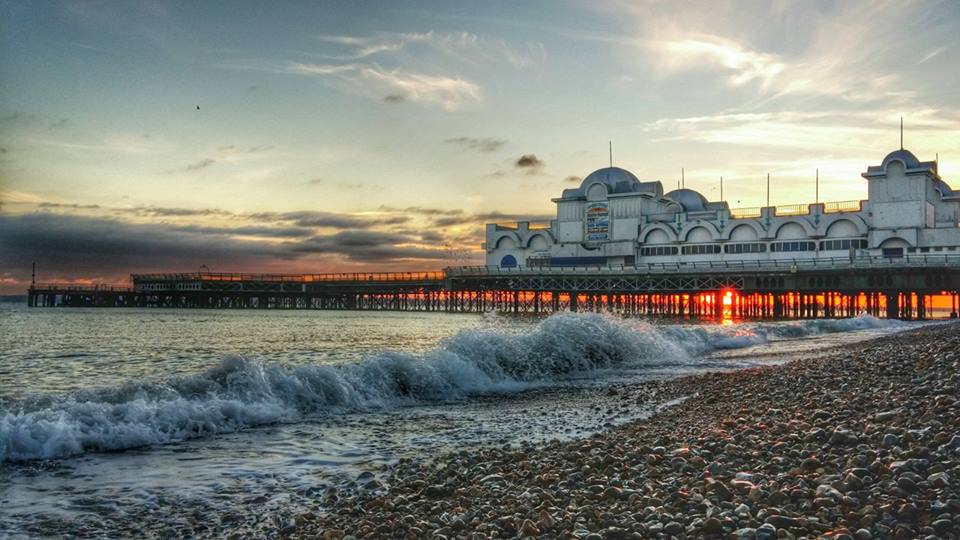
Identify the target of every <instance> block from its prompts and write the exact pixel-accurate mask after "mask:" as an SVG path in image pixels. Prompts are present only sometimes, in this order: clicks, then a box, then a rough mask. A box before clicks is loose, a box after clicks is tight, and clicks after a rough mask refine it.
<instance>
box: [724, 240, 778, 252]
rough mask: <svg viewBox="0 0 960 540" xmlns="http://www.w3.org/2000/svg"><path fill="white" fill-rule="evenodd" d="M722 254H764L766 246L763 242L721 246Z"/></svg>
mask: <svg viewBox="0 0 960 540" xmlns="http://www.w3.org/2000/svg"><path fill="white" fill-rule="evenodd" d="M723 251H724V253H764V252H766V251H767V245H766V244H764V243H763V242H749V243H744V244H727V245H725V246H723Z"/></svg>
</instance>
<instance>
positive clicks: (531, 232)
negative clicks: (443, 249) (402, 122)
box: [483, 148, 960, 268]
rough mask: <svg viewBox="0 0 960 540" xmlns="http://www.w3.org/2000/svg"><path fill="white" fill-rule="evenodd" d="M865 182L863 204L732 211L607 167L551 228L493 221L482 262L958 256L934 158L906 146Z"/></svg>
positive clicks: (956, 220) (959, 196)
mask: <svg viewBox="0 0 960 540" xmlns="http://www.w3.org/2000/svg"><path fill="white" fill-rule="evenodd" d="M861 176H863V177H864V178H865V179H866V180H867V182H868V184H869V189H868V198H867V200H862V201H844V202H828V203H819V202H818V203H814V204H802V205H793V206H766V207H760V208H742V209H731V208H730V207H729V205H728V204H727V202H726V201H713V202H712V201H708V200H707V198H706V197H704V196H703V195H702V194H700V193H698V192H696V191H694V190H692V189H686V188H680V189H676V190H673V191H670V192H667V193H665V192H664V189H663V185H662V184H661V183H660V182H659V181H655V182H641V181H640V180H639V179H638V178H637V177H636V176H634V174H633V173H631V172H630V171H627V170H625V169H621V168H618V167H613V166H610V167H607V168H604V169H599V170H597V171H594V172H593V173H591V174H590V175H588V176H587V177H586V178H584V180H583V182H582V183H581V184H580V187H577V188H573V189H565V190H563V194H562V195H561V196H560V197H559V198H556V199H553V202H555V203H556V205H557V218H556V219H555V220H551V221H550V222H549V223H531V222H518V223H512V224H496V223H492V224H488V225H487V226H486V242H485V243H484V244H483V248H484V250H485V251H486V264H487V265H488V266H490V267H499V268H523V267H587V266H592V267H596V266H625V267H633V266H641V265H644V266H647V265H650V264H657V263H663V264H668V265H683V264H684V263H698V262H722V261H730V262H737V263H742V262H754V261H757V262H766V261H789V260H799V261H811V260H816V259H820V258H827V259H831V260H832V259H836V258H839V257H850V259H851V260H855V259H860V258H863V259H870V258H876V257H884V258H901V257H905V256H907V257H909V256H910V255H911V254H915V253H917V254H919V253H938V252H939V253H941V254H946V253H943V252H947V253H950V252H953V253H952V254H956V252H957V251H958V250H960V191H954V190H953V189H951V188H950V186H948V185H947V184H946V182H944V181H943V180H942V179H941V178H940V175H939V174H938V172H937V162H936V161H920V160H919V159H917V157H916V156H914V155H913V154H912V153H911V152H909V151H907V150H904V149H902V148H901V149H900V150H896V151H894V152H891V153H890V154H888V155H887V156H886V157H885V158H884V159H883V162H882V163H881V164H880V165H877V166H870V167H867V171H866V172H864V173H863V174H862V175H861ZM768 204H769V202H768ZM677 268H680V266H677Z"/></svg>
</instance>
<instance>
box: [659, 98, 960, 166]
mask: <svg viewBox="0 0 960 540" xmlns="http://www.w3.org/2000/svg"><path fill="white" fill-rule="evenodd" d="M900 115H903V116H905V117H906V118H908V119H909V126H910V127H909V130H908V134H909V142H911V143H913V144H914V147H916V148H921V147H924V146H929V147H943V145H946V146H950V145H956V144H960V135H957V132H958V130H960V115H958V114H956V113H954V112H951V111H941V110H937V109H915V110H906V111H904V110H866V111H860V112H856V111H848V110H820V111H813V112H809V111H778V112H763V113H721V114H715V115H709V116H692V117H682V118H662V119H659V120H656V121H654V122H651V123H648V124H645V125H643V126H642V129H643V130H644V131H646V132H648V133H651V134H652V135H653V139H652V140H653V141H654V142H671V141H696V142H705V143H722V144H734V145H742V146H747V147H777V148H785V149H792V150H794V151H797V150H818V151H822V152H823V154H824V156H825V158H826V157H827V156H830V155H832V154H834V153H836V152H851V151H853V152H857V153H864V154H867V153H869V155H872V154H873V153H875V152H876V149H877V146H878V141H890V142H891V143H892V142H893V141H894V140H895V139H894V137H895V134H896V133H897V129H898V122H899V117H900Z"/></svg>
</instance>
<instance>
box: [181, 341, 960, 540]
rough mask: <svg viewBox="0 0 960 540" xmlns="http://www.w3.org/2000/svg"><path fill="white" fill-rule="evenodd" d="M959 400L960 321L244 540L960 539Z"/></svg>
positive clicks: (454, 466)
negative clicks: (287, 539)
mask: <svg viewBox="0 0 960 540" xmlns="http://www.w3.org/2000/svg"><path fill="white" fill-rule="evenodd" d="M607 391H608V390H605V389H598V392H607ZM958 393H960V326H958V325H957V324H945V325H932V326H927V327H921V328H918V329H914V330H908V331H906V332H904V333H897V334H896V335H892V336H887V337H882V338H879V339H876V340H872V341H865V342H863V343H860V344H856V345H853V346H848V347H846V348H845V349H844V350H842V351H825V352H824V354H822V355H820V356H818V357H815V358H814V357H811V358H806V359H800V360H795V361H790V362H787V363H785V364H783V365H777V366H767V367H762V368H753V369H749V370H743V371H734V372H727V373H708V374H703V375H695V376H690V377H683V378H679V379H673V380H663V381H649V382H645V383H642V384H636V385H633V386H629V385H624V386H621V387H617V389H616V395H617V396H619V397H622V398H623V400H624V401H623V402H624V403H625V404H629V405H628V406H629V407H632V406H635V405H634V404H636V403H647V402H648V401H646V400H648V399H649V397H650V396H653V395H656V396H657V399H658V400H663V401H666V400H670V399H674V398H679V397H682V396H694V397H691V398H690V399H687V400H685V401H682V402H680V403H678V404H676V405H673V406H671V407H668V408H665V409H663V410H662V411H661V412H659V413H658V414H657V415H655V416H653V417H651V418H650V419H648V420H643V421H637V422H634V423H628V424H625V425H621V426H619V427H609V428H608V429H607V431H604V432H601V433H599V434H597V435H594V436H591V437H587V438H581V439H573V440H568V441H551V442H545V443H542V444H538V445H528V446H524V447H522V448H518V447H516V446H512V447H506V446H504V447H488V448H478V449H471V450H469V451H463V452H453V453H451V454H448V455H442V456H436V457H434V458H433V459H430V460H417V461H414V460H409V461H404V462H401V463H400V464H398V465H396V466H394V467H393V468H392V469H391V470H389V471H387V473H385V474H377V476H376V478H374V477H373V476H372V475H370V476H369V477H368V476H362V477H358V478H357V484H358V485H359V486H360V487H363V486H364V485H369V483H370V482H377V483H378V485H377V488H378V489H376V490H372V489H356V490H353V491H348V490H344V491H342V492H340V493H336V492H334V494H333V496H331V497H329V498H328V500H327V502H325V503H324V504H325V506H324V507H323V508H322V509H321V510H319V511H318V513H317V514H316V516H315V519H311V520H303V521H300V520H298V521H297V522H296V528H295V529H294V530H288V529H283V531H287V532H285V533H282V532H281V530H280V529H282V528H283V526H282V525H279V526H278V528H277V529H274V530H273V534H271V533H270V531H263V532H261V533H258V534H247V535H241V536H248V537H251V536H277V535H278V534H287V533H289V536H291V537H303V538H309V537H320V538H323V539H324V540H344V539H345V538H349V536H348V535H347V534H345V531H348V532H349V533H350V534H352V535H353V536H355V537H356V538H365V537H369V538H377V537H396V538H437V537H439V536H442V537H445V538H451V539H452V538H491V537H498V538H516V537H538V536H542V537H548V538H580V539H581V540H586V539H590V540H603V539H621V538H624V539H627V538H657V537H676V538H699V537H703V536H709V537H713V538H736V539H743V540H774V539H778V538H787V539H791V538H801V537H806V538H816V537H830V538H835V539H837V540H839V539H848V538H849V539H853V540H873V539H875V538H876V539H880V538H942V537H947V538H949V537H950V535H954V536H953V538H958V537H957V536H956V529H957V523H960V489H958V487H960V482H957V481H955V479H957V478H960V476H958V475H960V435H958V434H956V428H957V426H960V406H958V405H960V403H958V400H957V399H956V398H955V397H954V396H956V395H958ZM623 414H625V415H626V414H629V411H623ZM278 523H284V522H283V521H279V522H278ZM438 535H439V536H438ZM182 536H190V535H182ZM193 536H196V535H193Z"/></svg>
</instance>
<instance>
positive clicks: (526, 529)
mask: <svg viewBox="0 0 960 540" xmlns="http://www.w3.org/2000/svg"><path fill="white" fill-rule="evenodd" d="M520 532H521V533H523V535H524V536H540V528H539V527H537V524H536V523H534V522H533V521H531V520H529V519H525V520H523V523H522V524H521V525H520Z"/></svg>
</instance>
